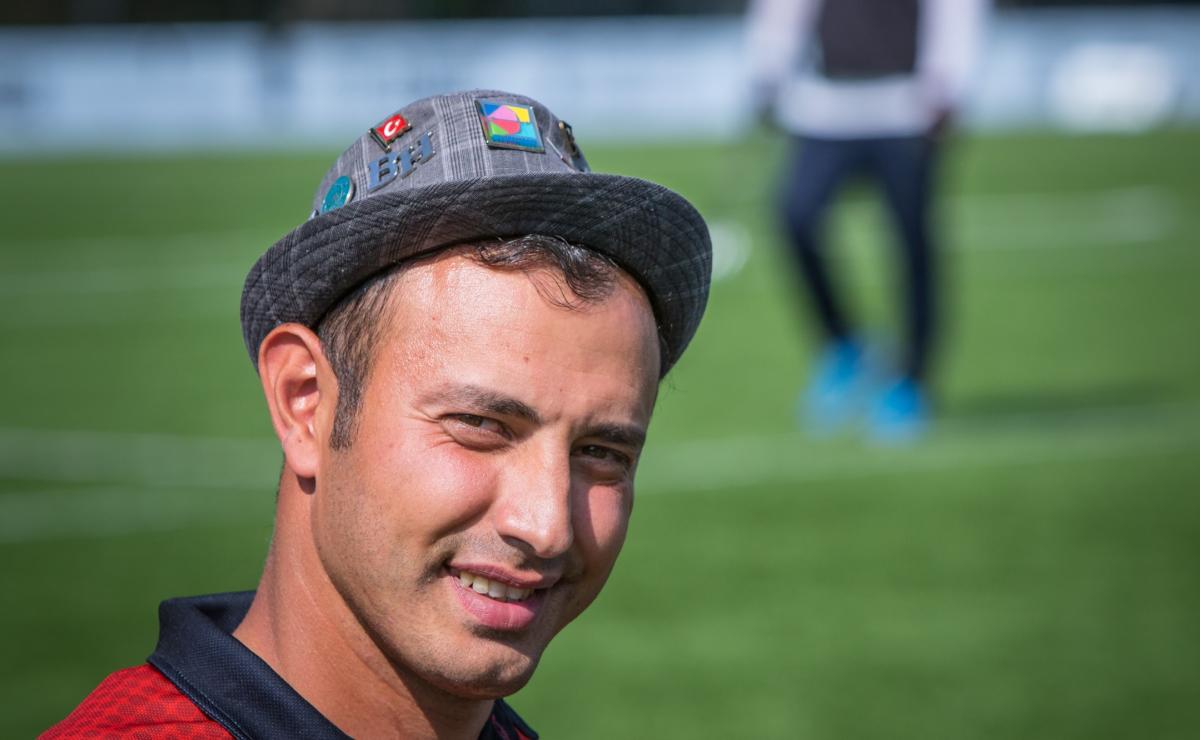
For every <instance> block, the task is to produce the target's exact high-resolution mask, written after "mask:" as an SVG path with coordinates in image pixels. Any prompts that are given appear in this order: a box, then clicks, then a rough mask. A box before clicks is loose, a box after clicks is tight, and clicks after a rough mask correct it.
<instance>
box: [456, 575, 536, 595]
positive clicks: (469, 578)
mask: <svg viewBox="0 0 1200 740" xmlns="http://www.w3.org/2000/svg"><path fill="white" fill-rule="evenodd" d="M458 582H459V583H460V584H462V586H463V587H464V588H469V589H471V590H472V591H474V592H475V593H477V594H484V595H485V596H488V597H490V598H493V599H497V600H500V601H524V600H525V599H528V598H529V597H530V596H531V595H532V594H533V589H532V588H517V587H516V586H510V585H508V584H507V583H501V582H499V581H493V580H491V579H488V578H485V577H483V576H481V575H477V574H475V573H468V572H467V571H465V570H464V571H459V573H458Z"/></svg>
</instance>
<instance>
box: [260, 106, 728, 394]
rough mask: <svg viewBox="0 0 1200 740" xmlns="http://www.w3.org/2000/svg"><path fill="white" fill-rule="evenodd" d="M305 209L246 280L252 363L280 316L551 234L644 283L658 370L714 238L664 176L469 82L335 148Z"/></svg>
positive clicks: (306, 320)
mask: <svg viewBox="0 0 1200 740" xmlns="http://www.w3.org/2000/svg"><path fill="white" fill-rule="evenodd" d="M311 210H312V213H313V215H312V217H311V218H310V219H309V220H308V221H307V222H305V223H303V224H301V225H300V226H298V227H297V228H295V229H294V230H293V231H291V232H290V233H288V234H286V235H285V236H284V237H283V238H282V239H280V240H279V241H278V242H276V243H275V244H274V245H273V246H272V247H271V248H270V249H268V250H267V251H266V253H264V254H263V255H262V256H261V257H260V258H259V260H258V262H256V263H255V265H254V267H253V268H251V270H250V274H249V275H248V276H247V278H246V284H245V287H244V289H243V291H242V333H243V337H244V339H245V342H246V349H247V351H248V352H249V353H250V358H251V360H252V361H253V362H255V363H257V361H258V347H259V345H260V344H261V343H262V340H263V339H264V338H265V337H266V335H267V334H268V333H270V331H271V330H272V329H274V328H275V327H276V326H278V325H279V324H282V323H286V322H293V321H294V322H298V323H301V324H304V325H306V326H309V327H312V328H315V327H316V326H317V324H319V323H320V321H321V319H322V318H323V317H324V316H325V314H326V313H327V312H328V311H329V309H331V308H332V307H333V306H334V305H335V304H336V303H337V302H338V301H339V300H340V299H341V298H342V297H343V296H345V295H346V294H348V293H349V292H350V291H352V290H354V288H355V287H357V286H358V285H360V284H361V283H362V282H364V281H365V280H367V279H369V278H370V277H372V276H373V275H375V274H377V273H379V272H381V271H383V270H386V269H388V268H390V267H393V266H395V265H396V264H399V263H400V262H403V261H405V260H407V259H411V258H413V257H416V256H420V255H425V254H429V253H431V252H435V251H437V250H439V249H444V248H446V247H449V246H453V245H457V244H463V243H469V242H473V241H479V240H482V239H495V238H500V239H503V238H514V237H520V236H525V235H528V234H543V235H547V236H557V237H559V238H562V239H565V240H566V241H569V242H572V243H574V244H579V245H581V246H584V247H587V248H589V249H592V250H594V251H596V252H599V253H601V254H603V255H606V256H607V257H608V258H610V259H612V260H613V261H614V262H615V263H616V264H618V265H619V266H620V267H621V268H622V269H624V270H625V271H626V272H628V273H629V274H630V275H631V276H632V277H633V278H634V279H635V280H637V281H638V282H639V283H640V284H641V286H642V288H643V289H644V290H645V291H646V295H647V297H648V298H649V300H650V304H651V307H652V308H653V310H654V313H655V318H656V319H657V321H658V325H659V332H660V333H661V334H662V337H663V340H664V345H665V352H664V356H663V361H662V372H663V373H664V374H665V373H666V372H667V370H668V369H670V368H671V366H672V365H674V364H675V362H676V361H677V360H678V359H679V356H680V355H681V354H682V353H683V350H684V348H685V347H686V346H687V344H688V342H690V341H691V338H692V336H693V335H694V334H695V332H696V328H697V327H698V326H699V323H700V318H701V316H703V313H704V307H705V303H706V302H707V299H708V289H709V281H710V277H711V272H712V247H711V244H710V241H709V235H708V228H707V226H706V225H705V223H704V220H703V219H702V218H701V217H700V214H699V213H698V212H697V211H696V209H695V208H694V207H692V205H691V204H690V203H688V202H687V200H685V199H684V198H683V197H682V196H680V195H678V194H677V193H675V192H673V191H671V190H668V189H667V188H665V187H663V186H661V185H657V184H655V183H652V182H648V181H646V180H641V179H638V178H634V177H626V176H623V175H612V174H602V173H597V172H592V171H590V169H589V168H588V166H587V160H586V159H585V158H584V156H583V152H582V151H581V150H580V148H579V145H578V142H577V141H576V139H575V135H574V132H573V131H572V129H571V127H570V126H569V125H568V124H566V122H564V121H562V120H560V119H559V118H558V117H557V116H555V115H554V114H553V113H551V112H550V111H549V110H548V109H547V108H546V107H545V106H543V105H542V104H541V103H539V102H537V101H536V100H533V99H532V98H528V97H525V96H522V95H515V94H512V93H506V92H501V91H496V90H474V91H467V92H459V93H452V94H449V95H439V96H435V97H431V98H425V99H423V100H418V101H416V102H414V103H411V104H410V105H407V106H405V107H403V108H401V109H400V110H398V111H396V112H395V113H393V114H392V115H391V116H389V117H387V118H384V119H383V120H382V121H381V122H380V123H378V124H376V125H375V126H373V127H371V129H370V130H368V132H367V133H365V134H363V135H362V136H361V137H360V138H359V139H358V140H357V141H355V142H354V143H353V144H351V145H350V147H349V148H348V149H347V150H346V151H345V152H343V153H342V154H341V156H339V157H338V159H337V161H336V162H334V164H333V166H332V167H331V168H330V169H329V171H328V172H327V173H326V175H325V177H324V178H323V179H322V181H321V183H320V185H319V186H318V187H317V190H316V194H315V195H314V197H313V202H312V206H311Z"/></svg>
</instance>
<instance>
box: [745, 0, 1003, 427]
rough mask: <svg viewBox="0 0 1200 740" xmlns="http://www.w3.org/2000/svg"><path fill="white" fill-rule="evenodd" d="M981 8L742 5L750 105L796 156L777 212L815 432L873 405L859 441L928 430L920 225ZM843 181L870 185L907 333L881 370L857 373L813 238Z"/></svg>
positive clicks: (925, 224) (839, 2) (791, 1)
mask: <svg viewBox="0 0 1200 740" xmlns="http://www.w3.org/2000/svg"><path fill="white" fill-rule="evenodd" d="M986 6H987V0H755V2H753V3H752V5H751V8H750V15H749V25H748V43H749V50H750V55H751V68H752V70H753V75H754V82H755V85H754V86H755V89H756V97H757V103H758V105H759V106H760V108H761V109H762V110H763V111H764V112H766V111H771V112H772V114H773V117H774V118H775V120H776V121H777V122H778V124H779V125H780V126H781V127H782V128H783V129H784V130H786V131H788V132H789V133H791V134H793V135H794V137H795V142H796V146H795V149H796V153H795V154H794V155H793V157H792V161H791V164H790V166H789V167H788V170H787V173H786V175H785V181H784V184H783V187H782V189H781V195H782V199H781V209H782V212H783V217H784V218H783V220H784V223H785V226H786V229H787V234H788V236H789V238H790V241H791V245H792V247H793V249H792V252H793V254H794V256H795V259H796V263H797V265H798V267H799V268H800V275H801V278H802V280H803V282H804V284H805V287H806V288H807V293H808V295H809V297H810V299H811V304H812V308H813V312H814V314H815V315H816V318H817V324H818V328H819V331H820V333H821V335H822V338H823V340H824V344H825V346H824V350H823V352H822V353H821V356H820V358H819V360H818V362H817V365H816V372H815V373H814V375H813V378H812V380H811V382H810V384H809V388H808V390H807V392H806V393H805V395H804V396H803V397H802V413H803V415H804V417H805V419H806V422H807V423H808V424H809V425H810V426H811V427H812V428H813V429H815V430H816V431H819V432H829V431H835V430H837V429H839V428H840V427H842V426H844V425H845V424H847V423H849V422H851V421H853V419H854V416H855V415H856V414H857V412H858V410H859V409H858V407H859V405H860V403H861V402H862V401H863V400H864V397H867V396H873V397H872V398H871V400H870V404H869V406H870V408H869V411H868V420H869V424H870V431H871V432H872V434H873V435H874V436H875V437H877V438H879V439H882V440H885V441H894V440H902V439H909V438H912V437H914V436H916V435H917V434H919V433H920V432H921V431H923V429H924V427H925V425H926V421H927V419H928V416H929V400H928V386H929V374H930V373H929V370H930V355H931V353H932V350H933V348H934V344H935V336H936V329H937V314H938V311H937V301H936V297H937V290H936V280H935V279H936V275H937V272H936V251H937V250H936V244H935V240H934V235H933V234H932V233H931V228H930V224H929V206H930V199H931V194H932V187H933V186H932V179H933V169H934V164H935V159H936V155H937V151H938V148H939V146H938V145H939V143H940V139H941V138H942V136H943V134H944V133H945V131H946V128H947V126H948V125H949V123H950V121H951V120H952V118H953V115H954V112H955V111H956V110H957V109H958V108H959V106H960V104H961V102H962V99H963V97H964V95H965V92H966V89H967V82H968V77H969V71H970V68H971V62H972V58H973V56H974V54H975V51H976V49H977V48H978V46H979V40H980V37H981V35H982V34H981V32H982V22H983V17H984V15H985V11H986ZM855 174H865V175H869V176H870V177H871V178H873V179H874V180H876V181H878V183H879V185H880V186H881V187H882V190H883V195H884V197H885V199H886V202H887V205H888V207H889V209H890V210H891V215H892V216H893V219H892V220H893V222H894V224H895V227H896V230H897V232H898V235H899V239H898V242H899V247H900V249H901V260H900V262H901V266H902V274H903V278H904V281H903V283H904V286H905V288H906V290H905V300H904V311H903V315H904V322H903V323H904V324H905V332H904V341H903V343H902V352H901V356H900V357H899V358H897V360H895V361H893V362H890V363H886V364H885V363H879V362H874V363H873V362H871V361H869V358H868V354H869V353H868V352H867V348H866V346H865V343H864V341H863V338H862V334H861V328H860V327H858V326H857V325H856V324H855V322H854V321H853V320H852V318H851V317H850V315H849V312H848V310H847V308H846V306H845V304H844V301H843V300H842V297H841V296H839V295H838V292H837V290H835V285H834V281H833V278H832V277H831V275H830V273H829V268H828V265H827V260H826V257H825V254H824V249H823V248H822V244H821V240H820V234H819V232H820V228H821V225H822V221H823V217H824V215H825V212H826V210H827V207H828V205H829V204H830V202H831V201H832V199H833V196H834V195H835V193H836V191H837V188H838V186H839V185H841V184H842V183H843V181H844V180H845V179H846V178H847V177H849V176H851V175H855ZM872 365H877V366H876V367H873V366H872ZM875 383H878V386H879V387H877V388H871V387H870V386H871V385H872V384H875Z"/></svg>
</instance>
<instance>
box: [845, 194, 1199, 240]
mask: <svg viewBox="0 0 1200 740" xmlns="http://www.w3.org/2000/svg"><path fill="white" fill-rule="evenodd" d="M847 207H848V208H849V209H850V210H849V215H848V217H847V218H846V219H845V221H844V223H845V224H846V225H847V228H848V230H849V231H850V234H849V238H848V241H850V242H852V243H854V244H867V243H870V242H871V241H873V240H872V239H871V238H870V237H872V236H873V235H874V234H875V232H877V231H878V230H879V229H880V228H882V227H883V225H884V222H883V220H884V219H886V218H889V217H888V216H887V214H885V213H884V212H883V207H882V205H881V204H880V203H879V202H877V201H855V202H853V203H850V204H848V206H847ZM939 211H940V213H939V217H941V216H945V217H948V219H949V224H950V225H951V226H952V227H953V228H952V230H951V233H950V234H949V236H950V237H951V238H950V239H949V240H948V242H947V246H949V247H950V248H951V249H955V250H960V251H966V252H977V251H981V252H990V251H1043V250H1057V249H1096V248H1101V247H1118V246H1140V245H1146V244H1153V243H1155V242H1159V241H1162V240H1163V239H1165V238H1167V237H1169V236H1172V235H1173V234H1176V233H1178V231H1179V230H1180V214H1181V213H1182V208H1181V206H1180V203H1179V199H1178V198H1177V197H1176V196H1175V195H1174V194H1173V193H1172V192H1170V191H1169V190H1167V189H1165V188H1162V187H1158V186H1154V185H1141V186H1133V187H1127V188H1114V189H1110V190H1096V191H1091V192H1076V193H1013V194H966V195H959V196H954V197H952V198H950V199H948V200H947V201H946V202H945V203H943V204H942V206H941V207H940V209H939Z"/></svg>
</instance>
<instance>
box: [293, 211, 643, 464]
mask: <svg viewBox="0 0 1200 740" xmlns="http://www.w3.org/2000/svg"><path fill="white" fill-rule="evenodd" d="M445 251H446V250H443V251H442V252H438V254H444V253H445ZM450 251H453V252H456V253H458V254H461V255H463V256H465V257H468V258H470V259H473V260H475V261H477V262H478V263H480V264H482V265H486V266H488V267H494V268H496V269H500V270H520V271H522V272H525V273H527V274H529V275H530V278H531V279H532V280H533V281H534V285H535V286H536V287H537V291H538V293H539V294H541V296H542V297H543V298H544V299H545V300H547V301H549V302H550V303H551V304H553V305H555V306H560V307H562V308H568V309H575V308H578V307H579V306H581V305H586V304H591V303H598V302H601V301H603V300H604V299H605V298H607V297H608V296H609V295H611V294H612V291H613V287H614V286H615V285H616V281H617V279H618V276H619V274H620V268H619V267H618V266H617V265H616V264H615V263H614V262H613V261H612V260H610V259H609V258H608V257H606V256H604V255H602V254H600V253H599V252H594V251H592V250H590V249H587V248H586V247H581V246H579V245H576V244H571V243H570V242H568V241H566V240H564V239H560V238H558V237H553V236H543V235H540V234H531V235H528V236H523V237H519V238H516V239H506V240H495V241H480V242H473V243H470V244H464V245H461V246H458V247H453V248H452V249H451V250H450ZM419 261H420V258H418V259H416V260H410V261H408V262H404V263H401V264H399V265H397V266H395V267H393V268H392V269H390V270H387V271H385V272H382V273H380V274H378V275H376V276H375V277H373V278H371V279H370V280H367V281H366V282H364V283H363V284H362V285H360V286H358V288H356V289H355V290H354V291H352V292H351V293H349V294H348V295H346V296H345V297H344V298H342V299H341V300H340V301H339V302H338V303H337V305H335V306H334V307H333V308H332V309H330V311H329V313H327V314H326V315H325V317H324V318H323V319H321V321H320V323H319V324H318V325H317V336H318V337H320V339H321V344H322V346H323V347H324V350H325V355H326V357H328V358H329V364H330V365H331V366H332V367H333V373H334V375H335V376H336V377H337V382H338V402H337V408H336V409H335V412H334V421H333V430H332V432H331V433H330V435H329V445H330V447H332V448H333V449H335V450H340V449H346V448H348V447H349V446H350V445H351V443H352V442H353V441H354V431H355V424H356V422H357V419H358V411H359V407H360V406H361V404H362V393H363V388H364V387H365V386H366V383H367V380H368V378H369V376H370V373H371V367H372V359H373V357H374V352H373V349H374V346H375V345H376V344H377V343H378V342H379V341H380V340H381V339H382V338H383V333H384V330H385V327H384V325H383V322H382V321H380V318H381V317H382V315H383V312H384V310H385V308H386V307H387V302H388V299H389V298H390V296H391V294H392V291H391V288H392V285H393V284H394V283H395V281H396V278H397V276H398V275H400V274H401V273H403V272H404V270H405V269H406V268H407V267H409V266H411V265H413V264H416V263H418V262H419ZM658 334H659V352H660V355H659V356H660V357H664V358H665V357H666V345H665V340H664V338H663V335H662V331H661V329H660V330H659V333H658Z"/></svg>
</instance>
